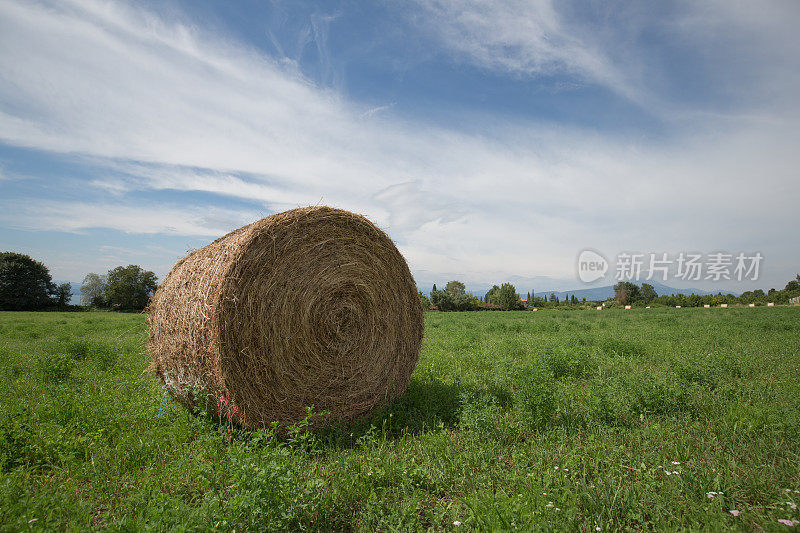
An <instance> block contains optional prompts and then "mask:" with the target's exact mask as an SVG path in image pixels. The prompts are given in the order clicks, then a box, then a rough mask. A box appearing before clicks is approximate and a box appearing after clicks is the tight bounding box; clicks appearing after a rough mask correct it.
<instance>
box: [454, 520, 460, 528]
mask: <svg viewBox="0 0 800 533" xmlns="http://www.w3.org/2000/svg"><path fill="white" fill-rule="evenodd" d="M453 525H454V526H456V527H458V526H460V525H461V522H459V521H458V520H454V521H453Z"/></svg>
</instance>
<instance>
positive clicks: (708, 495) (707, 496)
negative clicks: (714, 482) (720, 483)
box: [706, 492, 717, 499]
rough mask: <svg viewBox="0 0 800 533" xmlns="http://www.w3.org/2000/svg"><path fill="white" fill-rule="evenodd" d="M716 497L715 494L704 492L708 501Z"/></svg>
mask: <svg viewBox="0 0 800 533" xmlns="http://www.w3.org/2000/svg"><path fill="white" fill-rule="evenodd" d="M716 495H717V493H716V492H706V498H709V499H711V498H713V497H714V496H716Z"/></svg>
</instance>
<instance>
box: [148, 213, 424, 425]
mask: <svg viewBox="0 0 800 533" xmlns="http://www.w3.org/2000/svg"><path fill="white" fill-rule="evenodd" d="M422 331H423V318H422V310H421V307H420V305H419V302H418V296H417V292H416V286H415V284H414V281H413V278H412V276H411V273H410V271H409V270H408V266H407V264H406V262H405V260H404V259H403V257H402V255H400V253H399V251H398V250H397V248H396V247H395V245H394V243H392V241H391V239H389V237H388V236H386V234H385V233H383V232H382V231H381V230H379V229H378V228H376V227H375V226H374V225H373V224H372V223H371V222H369V221H368V220H367V219H365V218H364V217H361V216H359V215H355V214H353V213H349V212H347V211H343V210H339V209H331V208H328V207H314V208H303V209H295V210H292V211H287V212H285V213H279V214H277V215H273V216H271V217H268V218H265V219H262V220H259V221H257V222H255V223H253V224H251V225H249V226H245V227H244V228H241V229H239V230H236V231H234V232H232V233H230V234H228V235H226V236H225V237H222V238H221V239H218V240H216V241H214V242H213V243H211V244H210V245H208V246H207V247H205V248H203V249H201V250H196V251H194V252H192V253H191V254H189V255H188V256H187V257H186V258H184V259H183V260H181V261H180V262H179V263H178V264H177V265H176V266H175V267H174V268H173V270H172V271H171V272H170V274H169V275H168V276H167V278H166V279H165V281H164V283H163V285H162V286H161V288H159V291H158V292H157V294H156V295H155V296H154V298H153V302H152V303H151V319H150V349H151V353H152V357H153V365H152V366H153V369H154V370H155V371H156V372H157V373H158V374H159V375H160V376H161V377H162V379H163V381H164V384H165V386H166V388H167V390H169V391H170V392H171V393H172V395H173V396H175V397H176V398H177V399H179V400H180V401H182V402H183V403H184V404H186V405H189V406H191V405H193V404H194V402H195V401H196V398H195V397H194V394H195V392H196V391H197V390H199V389H202V390H203V391H204V393H205V394H208V395H209V397H210V399H211V400H212V401H216V402H217V404H218V405H219V406H221V407H223V406H224V407H226V408H227V410H228V412H227V414H228V416H232V417H233V418H235V419H236V420H237V421H238V422H240V423H242V424H244V425H246V426H250V427H264V426H267V425H269V424H270V423H272V422H273V421H277V422H278V423H280V424H282V425H287V424H291V423H293V422H295V421H297V420H300V419H302V418H303V417H304V416H305V408H306V406H309V405H314V406H315V411H316V412H317V413H321V420H320V421H327V420H342V421H349V420H353V419H355V418H358V417H360V416H363V415H365V414H367V413H368V412H369V411H371V410H372V409H373V408H374V407H375V406H376V405H378V404H380V403H382V402H384V401H386V400H389V399H391V398H393V397H396V396H397V395H399V394H402V392H404V391H405V388H406V386H407V385H408V382H409V380H410V377H411V373H412V372H413V370H414V367H415V366H416V362H417V358H418V355H419V349H420V344H421V340H422Z"/></svg>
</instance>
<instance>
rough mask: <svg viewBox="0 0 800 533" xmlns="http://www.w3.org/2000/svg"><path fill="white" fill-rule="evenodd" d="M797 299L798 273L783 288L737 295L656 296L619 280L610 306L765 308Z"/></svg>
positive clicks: (799, 292)
mask: <svg viewBox="0 0 800 533" xmlns="http://www.w3.org/2000/svg"><path fill="white" fill-rule="evenodd" d="M797 296H800V274H798V275H797V276H796V277H795V279H793V280H791V281H789V282H788V283H787V284H786V286H785V287H784V288H783V289H774V288H773V289H769V290H768V291H766V292H765V291H764V290H763V289H756V290H754V291H746V292H743V293H742V294H740V295H739V296H736V295H734V294H723V293H721V292H720V293H717V294H702V295H701V294H671V295H662V296H659V295H658V293H657V292H656V290H655V289H654V288H653V286H652V285H650V284H649V283H642V285H641V286H639V285H636V284H635V283H631V282H630V281H621V282H619V283H617V284H616V285H614V298H612V299H611V302H610V303H612V304H619V305H643V304H647V305H656V306H658V305H663V306H669V307H674V306H676V305H680V306H681V307H702V306H703V305H720V304H728V305H735V304H740V305H749V304H756V305H766V304H768V303H774V304H786V303H789V300H790V299H791V298H794V297H797Z"/></svg>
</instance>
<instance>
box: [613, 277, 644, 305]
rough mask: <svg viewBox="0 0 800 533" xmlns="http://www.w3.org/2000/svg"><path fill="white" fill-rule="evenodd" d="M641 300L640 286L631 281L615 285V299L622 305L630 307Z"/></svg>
mask: <svg viewBox="0 0 800 533" xmlns="http://www.w3.org/2000/svg"><path fill="white" fill-rule="evenodd" d="M639 298H640V294H639V286H638V285H636V284H635V283H631V282H630V281H620V282H619V283H617V284H616V285H614V299H615V300H616V301H617V303H618V304H620V305H628V304H631V303H633V302H635V301H637V300H638V299H639Z"/></svg>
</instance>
